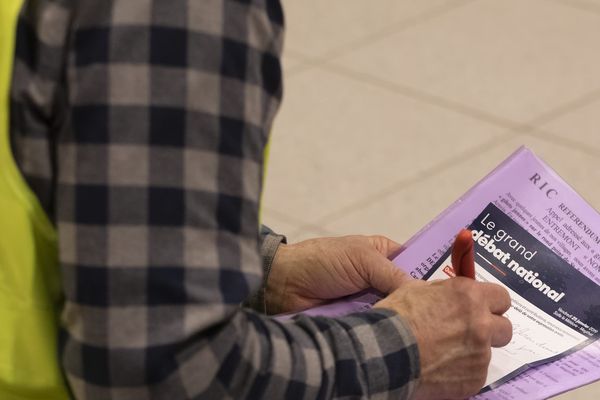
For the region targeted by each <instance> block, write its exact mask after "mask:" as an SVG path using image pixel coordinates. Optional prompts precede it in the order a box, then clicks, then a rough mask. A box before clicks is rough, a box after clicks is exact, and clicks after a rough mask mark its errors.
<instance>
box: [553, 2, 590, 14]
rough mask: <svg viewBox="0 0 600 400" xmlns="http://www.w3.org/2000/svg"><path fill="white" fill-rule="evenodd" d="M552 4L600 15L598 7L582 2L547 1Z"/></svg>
mask: <svg viewBox="0 0 600 400" xmlns="http://www.w3.org/2000/svg"><path fill="white" fill-rule="evenodd" d="M548 1H551V2H553V3H558V4H562V5H563V6H567V7H571V8H576V9H578V10H581V11H587V12H591V13H593V14H600V5H597V4H594V3H590V2H587V1H582V0H548Z"/></svg>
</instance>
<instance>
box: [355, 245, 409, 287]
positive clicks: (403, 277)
mask: <svg viewBox="0 0 600 400" xmlns="http://www.w3.org/2000/svg"><path fill="white" fill-rule="evenodd" d="M364 256H365V257H364V262H363V263H361V264H362V267H363V277H364V278H363V279H364V280H365V281H366V282H367V283H368V284H369V285H370V286H371V287H372V288H374V289H377V290H379V291H380V292H382V293H385V294H389V293H392V292H393V291H394V290H396V289H398V288H399V287H401V286H402V285H404V284H405V283H406V282H408V281H411V280H413V278H412V277H411V276H410V275H408V274H407V273H406V272H404V271H402V270H401V269H400V268H399V267H397V266H395V265H394V264H393V263H392V262H391V261H390V260H388V259H387V258H386V257H384V256H383V255H382V254H380V253H378V252H375V251H372V252H368V253H367V254H365V255H364Z"/></svg>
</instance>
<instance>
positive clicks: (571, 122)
mask: <svg viewBox="0 0 600 400" xmlns="http://www.w3.org/2000/svg"><path fill="white" fill-rule="evenodd" d="M543 128H544V129H547V130H549V131H550V132H552V133H553V134H556V135H557V136H560V137H563V138H565V139H568V140H573V141H575V142H578V143H581V144H582V145H584V146H590V147H592V148H594V149H596V150H598V151H599V152H600V99H598V100H597V101H595V102H593V103H591V104H589V105H587V106H584V107H582V108H580V109H578V110H575V111H572V112H571V113H569V114H567V115H565V116H563V117H561V118H558V119H557V120H554V121H552V122H550V123H548V124H546V125H544V126H543Z"/></svg>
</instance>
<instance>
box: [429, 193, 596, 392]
mask: <svg viewBox="0 0 600 400" xmlns="http://www.w3.org/2000/svg"><path fill="white" fill-rule="evenodd" d="M469 229H470V230H471V232H472V234H473V240H474V242H475V278H476V279H477V281H480V282H491V283H496V284H499V285H502V286H505V287H506V288H507V290H508V291H509V294H510V297H511V301H512V305H511V308H510V309H509V310H508V311H507V312H506V313H505V317H507V318H508V319H509V320H510V321H511V322H512V324H513V338H512V340H511V342H510V343H509V344H508V345H507V346H505V347H502V348H493V349H492V359H491V362H490V366H489V369H488V376H487V380H486V383H485V388H484V391H485V390H489V389H492V388H494V387H498V386H499V385H500V384H502V383H504V382H506V381H508V380H509V379H510V378H512V377H514V376H516V375H517V374H519V373H520V372H522V371H523V370H525V369H528V368H529V367H531V366H535V365H538V364H541V363H545V362H548V361H550V360H552V359H556V358H559V357H563V356H565V355H567V354H569V353H572V352H573V351H575V350H577V349H580V348H583V347H585V346H587V345H589V344H591V343H593V342H594V341H595V340H596V339H597V338H598V336H599V333H598V330H599V329H600V286H598V285H596V283H594V282H593V281H592V280H591V279H589V278H588V277H586V276H585V275H584V274H582V273H581V272H579V271H577V270H576V269H574V268H572V267H571V266H570V265H569V264H568V263H567V262H566V261H564V260H562V259H561V258H560V257H558V256H557V255H556V254H554V253H553V252H552V251H551V250H550V249H548V248H547V247H546V246H545V245H544V244H543V243H541V242H540V241H539V240H537V239H536V238H535V236H534V235H532V234H530V233H528V232H527V231H525V229H523V228H521V227H520V226H519V225H518V224H517V223H516V222H514V221H513V220H512V219H511V218H510V217H508V216H507V215H506V214H504V213H503V212H502V211H500V210H499V209H498V208H497V207H496V206H494V205H493V204H489V205H488V206H487V207H486V208H485V210H484V211H483V212H482V213H481V214H480V215H479V216H478V217H477V218H475V221H473V223H472V224H471V226H469ZM536 236H540V234H539V232H538V235H536ZM450 258H451V252H450V250H448V252H447V253H446V254H445V255H444V256H443V257H442V258H440V261H439V262H437V263H436V264H435V265H434V266H433V267H432V268H431V269H430V270H429V271H428V272H427V274H425V276H424V279H426V280H434V279H447V278H450V277H454V276H455V275H456V274H455V273H454V270H453V268H452V265H451V261H450Z"/></svg>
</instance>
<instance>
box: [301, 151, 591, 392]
mask: <svg viewBox="0 0 600 400" xmlns="http://www.w3.org/2000/svg"><path fill="white" fill-rule="evenodd" d="M490 203H492V204H493V205H494V206H495V207H496V208H497V209H498V210H499V211H501V212H502V213H503V214H504V215H505V216H507V217H508V218H509V220H510V221H513V222H514V223H516V224H517V225H518V226H519V227H520V228H522V230H523V231H525V232H527V233H528V234H530V235H531V236H532V237H533V238H535V240H537V242H538V243H541V244H543V245H544V247H545V248H546V250H547V249H549V250H551V252H552V253H554V254H555V255H556V256H558V257H560V259H562V260H563V261H565V262H566V263H568V264H569V267H570V268H571V269H572V270H576V271H579V272H580V273H581V274H582V275H584V276H585V277H586V278H588V279H589V280H590V281H593V282H594V283H595V284H600V215H599V214H598V212H597V211H595V210H594V209H593V208H592V207H591V206H590V205H589V204H588V203H587V202H585V200H583V199H582V198H581V196H579V195H578V194H577V193H576V192H575V191H574V190H573V189H572V188H571V187H570V186H569V185H568V184H567V183H566V182H565V181H564V180H563V179H561V178H560V177H559V176H558V175H557V174H556V173H555V172H554V171H553V170H552V169H551V168H550V167H548V166H547V165H546V164H545V163H544V162H543V161H542V160H540V159H539V158H537V157H536V156H535V155H534V154H533V153H532V152H531V151H530V150H528V149H527V148H525V147H521V148H520V149H518V150H517V151H515V153H513V154H512V155H511V156H510V157H508V158H507V159H506V160H505V161H504V162H502V163H501V164H500V165H499V166H498V167H497V168H496V169H495V170H494V171H492V172H491V173H489V174H488V175H487V176H486V177H484V178H483V179H482V180H481V181H480V182H479V183H477V184H476V185H475V186H474V187H473V188H471V189H470V190H469V191H468V192H467V193H466V194H465V195H463V196H462V197H461V198H460V199H458V200H457V201H456V202H455V203H454V204H452V205H450V207H448V208H447V209H446V210H445V211H444V212H442V213H441V214H440V215H439V216H438V217H436V218H435V219H434V220H433V221H431V222H430V223H429V224H428V225H427V226H425V227H424V228H423V229H422V230H421V231H419V232H418V233H417V234H415V235H414V236H413V237H412V238H411V239H410V240H409V241H408V242H406V243H405V245H404V249H403V251H402V252H401V253H400V254H399V255H398V256H397V257H396V258H395V259H394V260H393V262H394V264H395V265H397V266H399V267H400V268H401V269H403V270H404V271H406V272H407V273H409V274H410V275H412V276H413V277H414V278H416V279H422V278H423V277H425V275H426V274H427V273H428V272H429V271H430V270H431V269H432V268H433V267H435V266H436V265H437V264H442V263H443V262H444V261H445V259H446V258H447V252H448V250H449V249H450V246H451V245H452V243H453V240H454V237H455V235H456V233H457V232H458V231H459V230H460V229H461V228H464V227H467V226H470V225H471V224H473V223H474V222H475V221H476V219H477V217H478V216H479V215H480V213H481V212H482V210H484V209H486V207H488V205H489V204H490ZM509 223H510V222H509ZM477 248H478V246H476V249H477ZM484 251H485V250H484ZM481 254H483V255H484V257H486V258H487V259H488V260H489V261H490V262H492V263H496V262H495V261H493V260H492V259H491V258H490V257H489V256H486V255H485V253H483V252H482V253H481ZM538 254H542V253H540V252H539V251H538ZM538 254H536V256H535V258H532V260H535V261H537V259H536V258H537V257H538ZM544 254H546V251H544ZM523 261H528V260H523ZM477 262H478V264H479V266H480V267H482V266H483V265H482V264H486V265H487V263H486V262H485V261H484V260H483V259H482V258H481V257H479V256H478V258H477ZM523 265H524V266H527V267H528V269H527V271H529V270H531V269H533V268H534V267H536V266H537V264H533V266H531V267H529V265H530V264H523ZM488 266H489V265H488ZM496 266H498V265H496ZM479 271H483V272H482V273H480V275H479V278H478V279H483V277H484V275H483V273H486V274H488V275H486V276H487V278H489V279H492V278H494V277H495V278H496V279H497V276H491V274H490V273H489V271H488V270H486V269H484V268H478V272H479ZM536 272H539V271H536ZM511 273H513V272H511ZM538 276H539V275H538ZM528 279H529V277H528ZM523 280H524V277H523ZM541 281H542V282H543V283H546V284H548V282H544V280H541ZM548 285H549V284H548ZM549 286H550V287H551V288H552V289H549V290H554V291H557V289H556V288H555V287H552V285H549ZM534 289H535V288H534ZM513 291H514V292H515V293H517V292H518V291H517V290H513ZM548 292H549V291H548ZM560 293H565V295H564V296H563V297H562V298H561V299H560V300H559V302H562V301H567V300H568V299H569V298H570V297H571V295H570V293H569V292H567V291H566V290H561V291H560ZM519 295H521V294H519ZM513 298H514V297H513ZM379 299H380V297H379V296H378V295H377V294H376V293H374V292H370V291H368V292H363V293H360V294H357V295H354V296H351V297H348V298H345V299H343V300H341V301H338V302H334V303H331V304H327V305H325V306H321V307H317V308H314V309H311V310H307V311H305V312H304V313H305V314H308V315H324V316H330V317H335V316H340V315H346V314H349V313H352V312H359V311H364V310H367V309H369V308H370V307H371V306H372V304H374V303H375V302H377V301H378V300H379ZM549 301H552V299H549ZM591 301H592V298H591V297H590V302H591ZM594 301H596V303H590V306H593V307H592V308H590V311H589V312H590V313H591V316H590V317H591V318H589V319H590V320H594V321H597V318H598V317H597V316H598V315H599V314H600V304H598V303H597V300H594ZM515 304H516V303H515ZM522 304H525V303H522ZM534 304H535V303H534ZM554 304H555V305H556V304H558V303H554ZM517 306H518V305H517ZM559 307H560V306H559ZM562 309H563V310H565V311H566V312H567V313H569V315H575V316H576V317H577V318H582V317H581V316H580V315H581V314H578V313H575V314H574V312H575V311H577V310H578V309H573V310H570V311H569V309H567V308H565V307H562ZM554 311H556V310H553V312H551V313H550V316H551V317H547V315H548V313H546V312H544V314H539V313H538V314H539V315H540V316H541V317H544V320H548V321H552V322H553V324H555V325H556V326H557V327H560V328H561V329H562V326H563V325H564V323H563V322H564V321H563V322H560V321H558V320H557V319H556V318H557V317H556V316H552V315H553V313H554ZM577 312H579V311H577ZM559 313H560V311H559ZM563 315H564V316H565V318H567V315H566V314H563ZM514 323H515V321H513V324H514ZM588 325H589V324H588ZM592 326H593V327H594V329H598V326H597V325H594V324H592ZM520 327H521V325H518V326H517V329H520ZM566 332H570V331H566ZM580 334H583V333H581V332H580ZM599 342H600V341H597V342H594V343H593V344H591V345H589V346H587V347H584V348H582V349H580V350H578V351H576V352H574V353H572V354H570V355H567V356H564V357H562V358H558V359H556V360H553V361H550V362H546V363H545V364H542V365H538V366H536V367H533V368H531V369H529V370H527V371H525V372H523V373H521V374H520V375H518V376H516V377H515V378H513V379H511V380H509V381H508V382H506V383H504V384H502V385H500V386H498V387H494V388H493V389H492V390H490V391H487V392H485V393H481V394H479V395H478V396H476V397H475V399H485V400H495V399H500V400H513V399H528V400H529V399H531V400H536V399H546V398H548V397H550V396H553V395H557V394H559V393H562V392H564V391H567V390H571V389H574V388H576V387H578V386H581V385H584V384H587V383H590V382H593V381H596V380H600V344H599ZM559 350H560V349H559ZM543 360H547V359H543ZM540 362H543V361H540ZM534 363H536V362H534ZM525 364H529V362H526V363H525Z"/></svg>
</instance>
